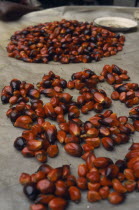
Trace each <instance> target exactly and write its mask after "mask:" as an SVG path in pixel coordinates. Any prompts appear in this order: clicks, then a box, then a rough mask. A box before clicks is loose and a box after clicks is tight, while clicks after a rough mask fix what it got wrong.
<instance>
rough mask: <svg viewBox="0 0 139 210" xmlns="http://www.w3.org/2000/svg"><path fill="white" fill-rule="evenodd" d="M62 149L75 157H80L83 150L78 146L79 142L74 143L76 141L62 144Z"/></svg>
mask: <svg viewBox="0 0 139 210" xmlns="http://www.w3.org/2000/svg"><path fill="white" fill-rule="evenodd" d="M64 149H65V150H66V152H67V153H68V154H69V155H71V156H75V157H81V155H82V152H83V149H82V147H81V146H80V144H76V143H68V144H66V145H65V146H64Z"/></svg>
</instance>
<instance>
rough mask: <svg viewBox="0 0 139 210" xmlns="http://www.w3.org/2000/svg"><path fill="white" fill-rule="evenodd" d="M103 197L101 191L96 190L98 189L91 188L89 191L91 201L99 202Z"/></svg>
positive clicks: (88, 195) (88, 197)
mask: <svg viewBox="0 0 139 210" xmlns="http://www.w3.org/2000/svg"><path fill="white" fill-rule="evenodd" d="M101 199H102V198H101V196H100V194H99V192H96V191H93V190H89V191H88V192H87V200H88V201H89V202H91V203H92V202H97V201H100V200H101Z"/></svg>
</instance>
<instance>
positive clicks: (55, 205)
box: [48, 198, 67, 210]
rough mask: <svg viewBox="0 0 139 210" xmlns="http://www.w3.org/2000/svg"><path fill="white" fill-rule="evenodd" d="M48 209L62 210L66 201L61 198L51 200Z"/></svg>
mask: <svg viewBox="0 0 139 210" xmlns="http://www.w3.org/2000/svg"><path fill="white" fill-rule="evenodd" d="M48 206H49V208H50V209H52V210H58V209H59V210H64V209H65V208H66V206H67V201H66V200H64V199H63V198H53V199H52V200H51V201H50V202H49V204H48Z"/></svg>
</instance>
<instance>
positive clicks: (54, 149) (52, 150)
mask: <svg viewBox="0 0 139 210" xmlns="http://www.w3.org/2000/svg"><path fill="white" fill-rule="evenodd" d="M58 153H59V149H58V146H57V145H50V146H49V147H48V149H47V154H48V156H49V157H51V158H53V157H56V156H57V155H58Z"/></svg>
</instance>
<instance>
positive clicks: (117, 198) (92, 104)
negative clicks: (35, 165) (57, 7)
mask: <svg viewBox="0 0 139 210" xmlns="http://www.w3.org/2000/svg"><path fill="white" fill-rule="evenodd" d="M129 79H130V78H129V76H128V75H127V71H126V70H123V69H122V68H120V67H118V66H116V65H112V66H110V65H105V66H104V68H103V70H102V72H101V74H100V75H96V74H95V73H94V71H92V70H90V69H85V70H84V71H80V72H76V73H74V74H73V75H72V76H71V79H70V80H69V81H66V80H65V79H63V78H61V77H60V76H59V75H56V74H55V73H54V72H52V71H50V72H49V73H48V74H47V75H44V76H43V77H42V80H41V81H40V82H38V83H37V85H36V86H35V85H33V84H30V83H27V82H25V81H20V80H18V79H13V80H11V82H10V84H9V85H7V86H5V87H4V88H3V90H2V93H1V100H2V103H3V104H8V103H9V104H10V108H9V109H8V110H7V112H6V115H7V117H8V118H9V119H10V120H11V122H12V123H13V126H15V127H18V128H22V129H24V130H23V132H22V134H21V135H20V136H19V137H17V138H16V139H15V141H14V147H15V148H16V149H17V150H18V151H20V152H21V154H22V155H23V156H24V157H35V158H36V159H37V160H38V161H39V162H41V163H43V164H42V165H41V166H40V167H39V169H38V170H37V172H35V173H33V174H32V175H30V174H27V173H22V174H21V176H20V183H21V184H23V185H24V190H23V191H24V193H25V195H26V196H27V197H28V198H29V199H30V200H31V201H33V204H32V205H31V206H30V209H31V210H46V209H47V208H49V209H52V210H56V209H59V210H64V209H65V208H66V207H67V205H68V204H69V203H70V201H73V202H76V203H77V202H80V200H81V191H82V190H84V191H85V190H87V200H88V201H89V202H97V201H100V200H102V199H108V200H109V202H110V203H112V204H119V203H122V202H123V201H124V199H125V194H126V193H128V192H132V191H134V190H137V191H139V143H133V144H132V145H131V147H130V148H129V150H130V151H129V152H128V153H127V154H126V156H125V158H124V160H121V159H119V160H117V161H116V162H115V163H114V162H113V161H112V160H111V159H110V158H107V157H96V155H95V153H94V151H95V150H96V149H97V148H98V147H100V146H103V148H104V149H106V150H107V151H112V150H114V148H115V146H116V145H120V144H125V143H127V142H129V141H130V138H131V136H132V135H133V134H134V132H135V131H139V106H136V107H134V108H132V109H131V110H130V111H129V117H126V116H117V114H116V113H113V111H112V110H110V109H109V108H110V107H111V105H112V100H111V99H110V98H109V97H108V96H107V94H106V92H105V91H104V90H102V89H98V87H97V84H98V83H100V82H104V81H106V82H108V83H109V84H110V85H114V86H113V87H114V88H115V90H116V91H115V92H116V93H114V92H113V93H112V96H111V98H112V99H113V100H116V97H117V95H118V94H119V98H121V97H122V96H121V93H125V94H126V99H127V100H125V103H126V105H127V103H129V102H127V101H131V100H133V101H136V98H138V84H135V83H127V82H126V81H127V80H129ZM66 89H73V91H74V89H76V91H78V92H79V96H77V98H73V96H72V95H71V94H69V93H68V91H67V92H66ZM131 92H132V93H131ZM42 95H43V97H46V98H47V99H48V100H49V102H47V103H45V104H44V103H43V99H41V97H42ZM114 96H115V97H114ZM119 98H117V99H119ZM122 102H123V101H122ZM135 104H137V103H135V102H134V103H133V104H132V106H133V105H135ZM128 107H131V106H128ZM105 109H107V110H105ZM92 110H93V111H95V112H96V114H95V115H93V116H89V118H88V120H86V121H83V120H81V119H80V118H81V114H88V113H89V111H92ZM104 110H105V111H104ZM102 111H104V112H103V113H102ZM50 120H51V122H50ZM53 121H55V122H56V123H57V125H54V124H53ZM132 121H133V123H132ZM59 143H60V144H62V145H63V147H64V149H65V152H66V153H68V155H71V156H73V157H80V158H81V159H82V160H84V161H85V163H82V164H80V165H79V166H78V177H75V176H74V175H72V174H71V172H70V166H69V165H63V166H61V167H58V168H52V167H51V166H50V165H48V164H46V162H47V161H49V159H48V158H55V157H56V156H57V155H58V154H59V148H58V144H59Z"/></svg>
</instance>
